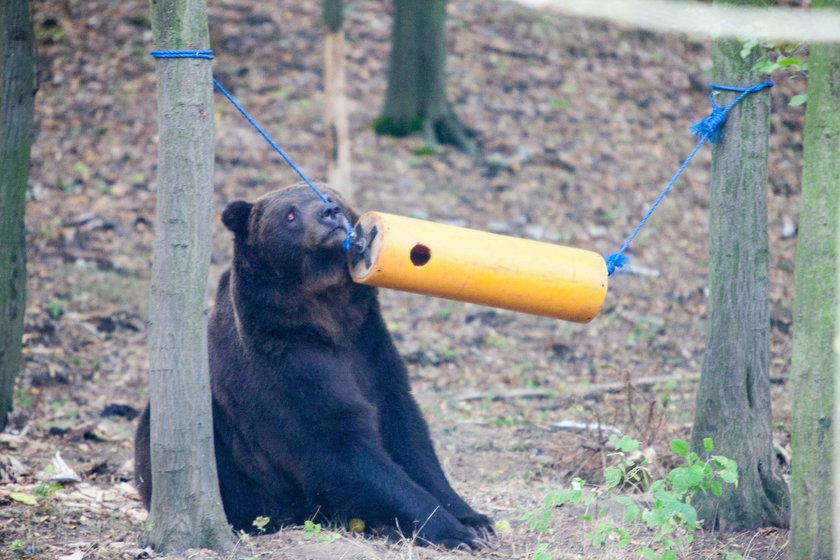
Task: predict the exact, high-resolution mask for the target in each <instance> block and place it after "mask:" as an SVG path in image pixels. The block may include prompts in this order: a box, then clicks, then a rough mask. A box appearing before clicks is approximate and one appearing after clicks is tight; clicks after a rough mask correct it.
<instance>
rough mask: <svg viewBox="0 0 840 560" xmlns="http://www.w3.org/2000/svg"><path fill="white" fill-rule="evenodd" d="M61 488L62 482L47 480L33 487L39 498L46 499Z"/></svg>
mask: <svg viewBox="0 0 840 560" xmlns="http://www.w3.org/2000/svg"><path fill="white" fill-rule="evenodd" d="M59 490H61V484H60V483H58V482H47V483H45V484H39V485H38V486H36V487H35V488H33V489H32V493H33V494H35V497H36V498H38V499H39V500H46V499H47V498H49V497H50V496H52V495H53V494H55V493H56V492H58V491H59Z"/></svg>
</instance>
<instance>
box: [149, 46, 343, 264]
mask: <svg viewBox="0 0 840 560" xmlns="http://www.w3.org/2000/svg"><path fill="white" fill-rule="evenodd" d="M149 54H150V55H151V56H153V57H154V58H197V59H202V60H213V59H214V56H213V51H211V50H193V51H186V50H180V51H152V52H150V53H149ZM213 85H215V86H216V89H218V90H219V92H220V93H221V94H222V95H224V96H225V97H226V98H227V100H228V101H230V102H231V104H233V106H234V107H236V109H237V110H238V111H239V112H240V113H241V114H242V116H243V117H245V120H247V121H248V122H249V123H251V126H253V127H254V129H255V130H256V131H257V132H258V133H259V134H260V136H262V137H263V138H264V139H265V140H266V142H268V144H269V146H271V147H272V148H273V149H274V151H275V152H277V153H278V154H280V157H282V158H283V160H284V161H285V162H286V163H287V164H288V165H289V167H291V168H292V170H294V172H295V173H297V174H298V176H299V177H300V178H301V179H302V180H303V182H304V183H306V184H307V185H308V186H309V188H310V189H312V191H313V192H314V193H315V194H316V195H317V196H318V198H320V199H321V201H322V202H323V203H324V204H329V203H331V202H332V201H331V200H330V199H329V197H327V196H326V195H325V194H324V193H323V192H321V190H320V189H319V188H318V187H316V186H315V185H314V184H313V183H312V181H310V180H309V178H308V177H307V176H306V175H305V174H304V173H303V171H301V170H300V168H299V167H298V166H297V165H295V163H294V162H293V161H292V160H291V158H289V156H287V155H286V152H284V151H283V150H282V149H281V148H280V146H278V145H277V144H276V143H275V142H274V140H272V139H271V137H270V136H269V135H268V133H267V132H266V131H265V130H263V128H262V127H261V126H260V125H258V124H257V122H256V121H255V120H254V119H253V118H252V117H251V115H249V114H248V112H247V111H246V110H245V109H244V108H243V107H242V105H240V104H239V103H237V101H236V100H235V99H234V98H233V96H232V95H231V94H230V93H229V92H228V91H227V90H226V89H225V88H224V87H222V84H221V83H219V81H218V80H217V79H216V78H215V77H214V78H213ZM344 221H345V226H346V229H347V237H345V238H344V243H343V244H342V246H341V247H342V249H344V250H345V251H349V250H350V246H351V245H352V244H353V241H354V240H355V238H356V232H355V230H354V229H353V224H351V223H350V220H349V219H348V218H347V216H344Z"/></svg>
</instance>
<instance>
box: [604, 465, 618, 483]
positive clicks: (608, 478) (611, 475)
mask: <svg viewBox="0 0 840 560" xmlns="http://www.w3.org/2000/svg"><path fill="white" fill-rule="evenodd" d="M619 484H621V469H619V468H618V467H607V468H606V469H604V485H605V486H606V487H607V488H615V487H616V486H618V485H619Z"/></svg>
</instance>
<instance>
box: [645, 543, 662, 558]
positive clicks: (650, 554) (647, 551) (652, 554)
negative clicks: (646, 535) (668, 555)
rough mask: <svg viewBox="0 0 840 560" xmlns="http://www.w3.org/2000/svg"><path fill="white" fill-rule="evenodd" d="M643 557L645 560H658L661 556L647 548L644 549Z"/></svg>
mask: <svg viewBox="0 0 840 560" xmlns="http://www.w3.org/2000/svg"><path fill="white" fill-rule="evenodd" d="M642 557H643V558H644V559H645V560H657V559H658V558H659V556H657V554H656V553H655V552H654V551H653V550H652V549H651V548H650V547H649V546H646V547H644V548H643V549H642Z"/></svg>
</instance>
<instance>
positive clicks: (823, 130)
mask: <svg viewBox="0 0 840 560" xmlns="http://www.w3.org/2000/svg"><path fill="white" fill-rule="evenodd" d="M821 4H822V5H823V7H828V6H830V5H833V6H836V7H840V0H824V1H823V2H821ZM812 7H813V8H816V7H818V3H817V2H814V3H812ZM809 58H810V60H809V71H808V106H807V111H806V114H805V154H804V158H805V161H804V165H803V170H802V200H801V203H800V213H799V236H798V238H797V241H796V268H795V289H796V292H795V295H794V301H793V303H794V305H793V327H794V330H793V358H792V364H791V399H792V408H793V423H792V427H791V444H792V454H791V456H792V461H791V477H790V486H791V488H790V489H791V499H792V500H791V529H792V531H791V547H790V550H791V558H792V559H794V560H806V559H807V560H821V559H822V560H828V559H830V558H831V557H832V554H833V549H832V536H831V525H832V523H831V520H832V510H831V503H832V484H831V460H832V452H831V448H832V441H833V439H832V428H831V417H832V409H833V405H834V372H835V370H836V369H837V356H836V354H835V351H834V347H833V344H834V339H835V333H836V328H835V321H836V313H837V265H838V260H837V259H838V255H837V242H838V240H837V235H838V228H837V220H838V214H837V212H838V209H840V206H839V205H838V197H840V158H838V146H840V43H832V44H819V43H816V44H813V45H811V47H810V56H809Z"/></svg>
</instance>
